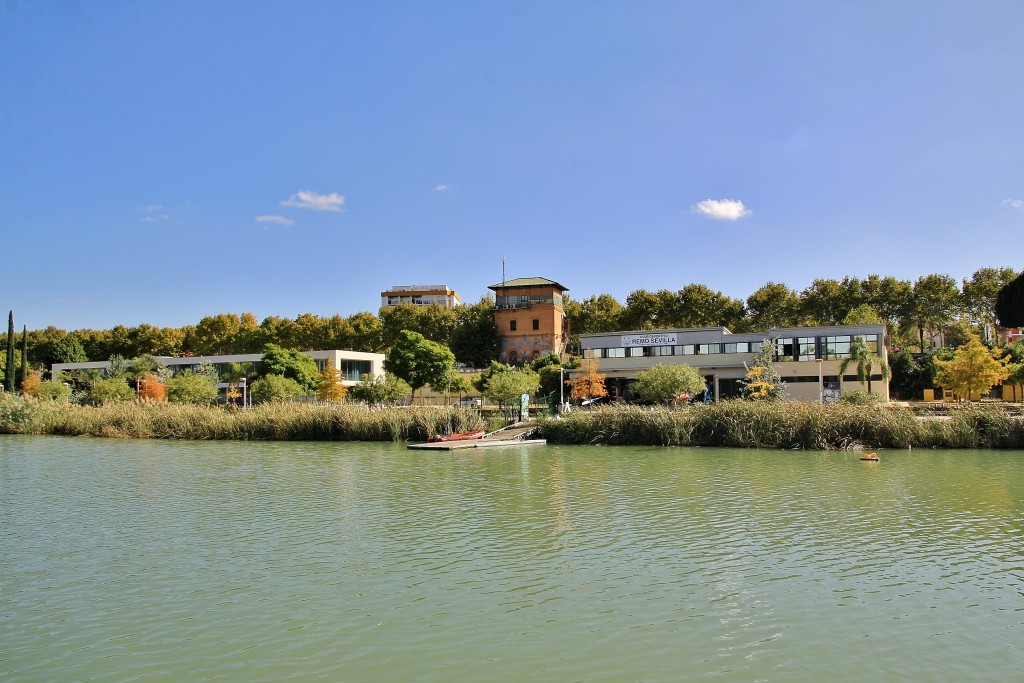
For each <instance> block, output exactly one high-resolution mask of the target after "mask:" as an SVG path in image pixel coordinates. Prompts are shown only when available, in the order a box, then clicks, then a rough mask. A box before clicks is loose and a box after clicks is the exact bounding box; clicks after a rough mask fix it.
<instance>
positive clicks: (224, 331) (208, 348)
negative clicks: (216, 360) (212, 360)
mask: <svg viewBox="0 0 1024 683" xmlns="http://www.w3.org/2000/svg"><path fill="white" fill-rule="evenodd" d="M241 327H242V321H241V319H240V318H239V317H238V316H237V315H235V314H234V313H221V314H219V315H212V316H207V317H205V318H203V319H202V320H200V321H199V324H198V325H196V329H195V335H194V337H193V339H194V341H193V348H192V352H193V353H195V354H196V355H197V356H217V355H221V354H225V353H231V352H232V351H233V346H234V341H235V335H237V334H238V332H239V331H240V329H241Z"/></svg>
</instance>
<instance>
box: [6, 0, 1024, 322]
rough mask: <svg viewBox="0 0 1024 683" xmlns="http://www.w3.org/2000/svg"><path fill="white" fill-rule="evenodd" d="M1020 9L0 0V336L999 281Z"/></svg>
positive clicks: (1013, 215) (1019, 121) (1012, 230)
mask: <svg viewBox="0 0 1024 683" xmlns="http://www.w3.org/2000/svg"><path fill="white" fill-rule="evenodd" d="M1021 36H1024V3H1020V2H1016V1H1008V2H979V1H971V2H967V1H965V2H931V1H930V2H644V1H642V0H630V1H628V2H626V1H621V2H602V1H600V0H592V1H586V2H567V1H559V0H548V1H545V2H541V1H539V0H538V1H536V2H485V1H473V2H452V1H448V2H430V1H425V0H420V1H417V2H396V1H383V2H356V1H351V2H310V1H305V2H303V1H293V2H267V1H262V2H261V1H254V2H228V1H226V0H221V1H217V0H214V1H212V2H145V1H143V2H127V1H125V2H117V1H114V0H108V1H102V2H77V3H75V2H47V1H46V0H32V1H27V0H7V1H6V2H2V3H0V92H2V93H4V95H3V98H2V99H0V197H2V201H0V225H2V226H3V234H4V236H5V237H4V247H3V249H2V252H3V253H4V256H5V259H4V263H5V268H6V270H7V277H6V278H5V281H6V282H7V286H5V287H3V288H2V290H0V291H2V293H3V296H0V306H2V307H3V308H4V309H5V310H6V309H8V308H13V309H14V310H15V315H16V322H17V323H18V325H19V327H20V325H21V324H26V325H28V327H29V328H30V329H35V328H41V327H45V326H46V325H51V324H52V325H57V326H59V327H63V328H66V329H74V328H82V327H93V328H104V327H110V326H113V325H115V324H125V325H136V324H139V323H142V322H147V323H151V324H155V325H174V326H180V325H184V324H191V323H195V322H197V321H198V320H199V319H200V318H201V317H203V316H204V315H211V314H216V313H222V312H235V313H240V312H242V311H251V312H253V313H254V314H255V315H256V316H257V318H261V319H262V318H263V317H264V316H267V315H282V316H287V317H294V316H296V315H298V314H300V313H305V312H311V313H316V314H319V315H333V314H334V313H340V314H342V315H346V316H347V315H350V314H352V313H356V312H358V311H362V310H369V311H376V309H377V307H378V306H379V293H380V292H381V291H382V290H383V289H386V288H388V287H389V286H390V285H395V284H416V283H445V284H448V285H449V286H452V287H453V288H455V289H456V290H457V291H458V292H459V293H460V294H461V295H462V296H463V298H464V299H466V300H476V299H477V298H478V297H479V296H480V295H481V294H483V293H485V292H486V287H487V285H489V284H493V283H495V282H497V281H500V279H501V268H502V258H503V257H504V258H505V259H506V272H507V274H508V276H509V277H520V276H543V277H548V278H552V279H555V280H558V281H559V282H561V283H563V284H564V285H566V286H567V287H569V289H570V290H571V292H570V293H571V295H573V296H576V297H578V298H584V297H586V296H589V295H591V294H598V293H602V292H607V293H610V294H613V295H615V296H616V297H617V298H619V299H620V300H625V297H626V295H627V294H628V293H629V292H631V291H633V290H635V289H638V288H645V289H650V290H656V289H661V288H669V289H679V288H681V287H682V286H684V285H686V284H688V283H691V282H699V283H703V284H706V285H708V286H710V287H712V288H714V289H716V290H720V291H722V292H724V293H726V294H728V295H730V296H735V297H746V296H747V295H749V294H750V293H751V292H753V291H754V290H755V289H757V288H758V287H759V286H761V285H762V284H764V283H765V282H767V281H769V280H772V281H777V282H785V283H786V284H787V285H789V286H790V287H793V288H795V289H797V290H800V289H803V288H804V287H806V286H807V285H808V284H809V283H810V282H811V280H813V279H814V278H818V277H836V278H840V277H842V276H845V275H854V276H859V277H863V276H866V275H868V274H869V273H879V274H882V275H894V276H898V277H901V278H905V279H910V280H913V279H915V278H916V277H918V276H920V275H924V274H928V273H936V272H938V273H948V274H949V275H952V276H953V277H955V278H957V279H960V278H963V277H969V276H970V274H971V273H972V272H974V271H975V270H976V269H978V268H980V267H983V266H996V267H998V266H1013V267H1015V268H1017V269H1020V268H1022V267H1024V263H1021V258H1020V255H1021V254H1024V88H1022V87H1021V83H1022V76H1021V72H1022V67H1024V40H1022V39H1021Z"/></svg>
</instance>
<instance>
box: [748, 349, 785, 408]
mask: <svg viewBox="0 0 1024 683" xmlns="http://www.w3.org/2000/svg"><path fill="white" fill-rule="evenodd" d="M773 358H775V342H774V341H773V340H771V339H765V340H764V341H763V342H761V350H760V351H758V352H757V353H755V354H754V357H753V358H751V359H750V363H744V364H743V366H744V367H745V368H746V369H747V374H746V375H745V376H744V378H743V379H742V380H740V383H741V385H742V387H741V389H740V393H741V394H742V396H743V397H744V398H747V399H753V400H758V401H777V400H781V399H782V398H783V397H784V396H785V394H786V385H785V383H784V382H783V381H782V377H781V376H780V375H779V373H778V371H777V370H776V369H775V364H774V362H773V361H772V359H773Z"/></svg>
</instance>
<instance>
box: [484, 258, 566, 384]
mask: <svg viewBox="0 0 1024 683" xmlns="http://www.w3.org/2000/svg"><path fill="white" fill-rule="evenodd" d="M488 289H492V290H494V299H495V305H494V322H495V324H497V326H498V334H499V335H501V360H502V362H505V363H509V364H510V365H511V364H521V363H527V362H529V361H531V360H533V359H534V358H537V357H539V356H543V355H546V354H549V353H557V354H558V355H562V353H563V352H564V351H565V334H564V332H563V327H562V326H563V321H564V320H565V310H564V309H563V308H562V294H563V293H564V292H567V291H569V290H568V289H566V288H565V287H564V286H562V285H560V284H558V283H557V282H555V281H554V280H548V279H546V278H542V277H520V278H516V279H514V280H507V281H505V282H502V283H499V284H496V285H491V286H490V287H488Z"/></svg>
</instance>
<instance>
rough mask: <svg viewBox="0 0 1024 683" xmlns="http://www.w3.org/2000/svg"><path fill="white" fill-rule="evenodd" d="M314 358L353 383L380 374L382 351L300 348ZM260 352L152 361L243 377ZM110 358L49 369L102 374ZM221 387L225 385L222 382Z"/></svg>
mask: <svg viewBox="0 0 1024 683" xmlns="http://www.w3.org/2000/svg"><path fill="white" fill-rule="evenodd" d="M303 353H304V354H305V355H307V356H309V357H311V358H312V359H313V360H315V361H316V365H317V369H319V370H320V371H323V369H324V368H325V367H326V366H327V364H328V363H330V364H332V365H334V367H335V368H337V370H338V372H339V374H340V375H341V380H342V384H344V385H346V386H353V385H355V384H358V383H359V382H360V381H362V380H363V379H364V378H365V379H370V378H372V377H377V376H380V375H383V374H384V354H382V353H364V352H362V351H339V350H330V351H303ZM262 358H263V354H262V353H238V354H230V355H223V356H191V357H188V358H172V357H169V356H157V357H156V360H158V361H159V362H161V363H163V364H164V365H166V366H167V367H168V368H170V369H171V371H172V372H174V374H178V373H181V372H184V371H185V370H191V371H195V370H197V369H198V368H199V366H200V365H201V364H203V363H210V364H212V365H213V366H214V367H215V368H216V369H217V374H218V375H219V376H221V377H226V376H227V372H228V366H229V365H231V364H236V365H238V366H241V370H242V372H243V373H245V374H246V376H252V375H254V374H255V371H256V366H257V364H258V363H259V362H260V360H262ZM109 368H110V361H93V362H85V363H54V364H53V368H52V374H53V381H54V382H59V381H61V375H62V374H63V373H64V372H70V371H73V370H99V371H100V373H102V374H104V375H105V374H106V372H107V370H109ZM222 386H227V385H226V384H222Z"/></svg>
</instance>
